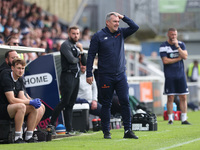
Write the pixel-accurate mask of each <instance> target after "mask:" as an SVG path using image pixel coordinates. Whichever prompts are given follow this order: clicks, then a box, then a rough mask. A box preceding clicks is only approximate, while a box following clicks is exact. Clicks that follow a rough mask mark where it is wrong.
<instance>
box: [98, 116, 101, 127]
mask: <svg viewBox="0 0 200 150" xmlns="http://www.w3.org/2000/svg"><path fill="white" fill-rule="evenodd" d="M97 121H98V130H101V119H100V118H99V119H98V120H97Z"/></svg>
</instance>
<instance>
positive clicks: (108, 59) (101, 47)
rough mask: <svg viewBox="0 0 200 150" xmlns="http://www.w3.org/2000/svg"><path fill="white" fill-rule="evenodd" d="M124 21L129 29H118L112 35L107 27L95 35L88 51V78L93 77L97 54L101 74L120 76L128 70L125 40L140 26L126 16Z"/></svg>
mask: <svg viewBox="0 0 200 150" xmlns="http://www.w3.org/2000/svg"><path fill="white" fill-rule="evenodd" d="M122 20H123V21H124V22H125V23H127V24H128V25H129V27H127V28H118V31H116V32H115V33H111V32H110V30H109V29H108V28H107V27H105V28H103V29H102V30H100V31H98V32H97V33H95V34H94V35H93V37H92V39H91V42H90V47H89V50H88V58H87V77H91V76H92V69H93V62H94V58H95V56H96V54H97V53H98V70H99V74H120V73H122V72H124V71H125V70H126V60H125V52H124V39H125V38H126V37H128V36H130V35H131V34H133V33H135V32H136V31H137V30H138V29H139V26H138V25H137V24H135V23H134V22H133V20H131V19H129V18H128V17H126V16H124V18H123V19H122Z"/></svg>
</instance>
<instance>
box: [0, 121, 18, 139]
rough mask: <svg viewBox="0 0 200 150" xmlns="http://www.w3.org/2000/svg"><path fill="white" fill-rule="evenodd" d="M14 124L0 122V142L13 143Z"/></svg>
mask: <svg viewBox="0 0 200 150" xmlns="http://www.w3.org/2000/svg"><path fill="white" fill-rule="evenodd" d="M14 137H15V123H14V120H0V142H1V143H14Z"/></svg>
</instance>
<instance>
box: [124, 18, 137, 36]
mask: <svg viewBox="0 0 200 150" xmlns="http://www.w3.org/2000/svg"><path fill="white" fill-rule="evenodd" d="M122 20H123V21H124V22H125V23H127V24H128V25H129V27H128V28H121V29H122V31H123V33H124V38H126V37H128V36H130V35H131V34H133V33H135V32H136V31H137V30H138V29H139V26H138V25H137V24H136V23H135V22H134V21H133V20H131V19H130V18H128V17H126V16H124V18H123V19H122Z"/></svg>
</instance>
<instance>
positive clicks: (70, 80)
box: [51, 73, 79, 131]
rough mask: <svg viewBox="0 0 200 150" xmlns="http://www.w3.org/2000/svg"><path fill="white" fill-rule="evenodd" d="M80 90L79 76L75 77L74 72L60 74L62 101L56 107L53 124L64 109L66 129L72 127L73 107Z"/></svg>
mask: <svg viewBox="0 0 200 150" xmlns="http://www.w3.org/2000/svg"><path fill="white" fill-rule="evenodd" d="M78 90H79V77H75V74H74V73H61V76H60V93H61V101H60V103H59V104H58V105H57V106H56V107H55V109H54V111H53V114H52V118H51V124H53V125H55V123H56V119H57V118H58V116H59V114H60V112H61V111H62V110H63V114H64V121H65V127H66V131H71V129H72V111H73V110H72V109H73V106H74V103H75V102H76V98H77V95H78Z"/></svg>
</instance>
